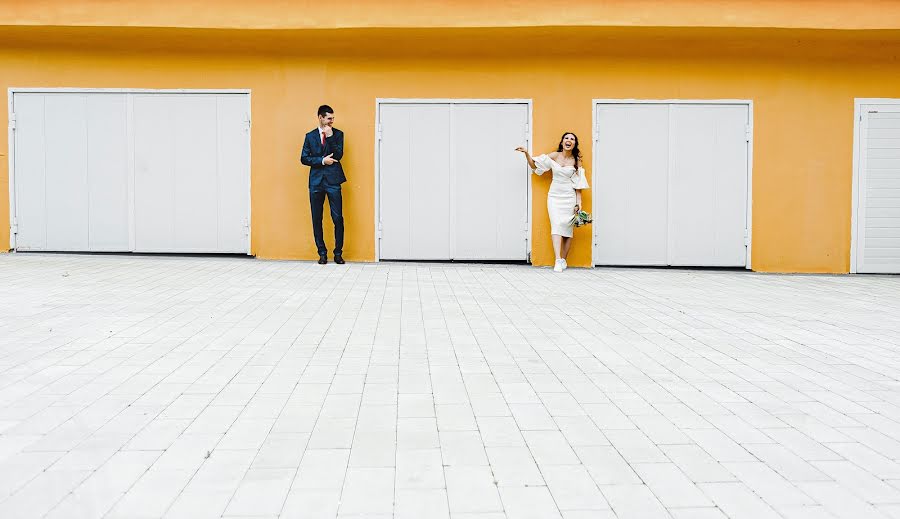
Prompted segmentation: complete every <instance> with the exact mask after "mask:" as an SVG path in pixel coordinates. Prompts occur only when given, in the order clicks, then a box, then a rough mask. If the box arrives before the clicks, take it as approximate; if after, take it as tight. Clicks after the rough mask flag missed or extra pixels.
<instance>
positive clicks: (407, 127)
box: [378, 104, 451, 260]
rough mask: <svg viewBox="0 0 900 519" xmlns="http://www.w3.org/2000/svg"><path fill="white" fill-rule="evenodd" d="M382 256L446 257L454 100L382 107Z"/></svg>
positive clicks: (444, 258) (383, 257) (448, 256)
mask: <svg viewBox="0 0 900 519" xmlns="http://www.w3.org/2000/svg"><path fill="white" fill-rule="evenodd" d="M379 121H380V125H381V141H380V147H381V148H380V153H379V177H380V180H379V191H378V193H379V212H380V222H379V226H380V229H381V231H380V232H381V241H380V257H381V259H388V260H390V259H408V260H447V259H451V253H450V144H449V143H450V105H448V104H383V105H381V107H380V114H379Z"/></svg>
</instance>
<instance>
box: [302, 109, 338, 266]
mask: <svg viewBox="0 0 900 519" xmlns="http://www.w3.org/2000/svg"><path fill="white" fill-rule="evenodd" d="M318 115H319V127H318V128H316V129H315V130H313V131H311V132H309V133H307V134H306V139H304V141H303V152H302V153H301V154H300V162H301V163H303V165H305V166H309V205H310V208H311V209H312V224H313V237H315V239H316V248H317V249H318V250H319V264H320V265H324V264H326V263H328V249H327V248H326V247H325V238H324V237H323V236H322V213H323V212H324V206H325V197H326V196H327V197H328V207H329V208H330V209H331V221H332V222H334V262H335V263H337V264H339V265H343V264H344V258H343V257H342V256H341V255H342V253H343V248H344V213H343V211H342V210H341V184H343V183H344V182H346V181H347V178H346V177H344V168H342V167H341V162H340V161H341V158H342V157H343V156H344V132H342V131H340V130H338V129H337V128H332V125H333V124H334V110H333V109H332V108H331V107H330V106H328V105H322V106H320V107H319V110H318Z"/></svg>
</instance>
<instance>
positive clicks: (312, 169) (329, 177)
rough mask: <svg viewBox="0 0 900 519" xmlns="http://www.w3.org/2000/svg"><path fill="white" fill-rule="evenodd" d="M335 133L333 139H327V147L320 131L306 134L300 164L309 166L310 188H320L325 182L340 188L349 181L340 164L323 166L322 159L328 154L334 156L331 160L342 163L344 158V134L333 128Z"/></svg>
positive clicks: (316, 129) (315, 130)
mask: <svg viewBox="0 0 900 519" xmlns="http://www.w3.org/2000/svg"><path fill="white" fill-rule="evenodd" d="M333 130H334V132H333V133H332V135H331V137H327V138H326V139H325V146H322V141H321V139H320V137H319V129H318V128H315V129H314V130H313V131H311V132H309V133H307V134H306V138H305V139H304V140H303V151H302V152H301V153H300V162H301V163H302V164H303V165H305V166H309V187H310V188H314V187H318V186H320V185H321V184H322V183H323V182H325V183H327V184H330V185H333V186H338V185H340V184H343V183H344V182H346V181H347V177H345V176H344V168H343V167H341V163H340V162H335V163H334V164H332V165H330V166H325V165H324V164H322V159H323V158H325V156H326V155H328V154H333V155H332V156H331V158H333V159H335V160H337V161H340V160H341V159H342V158H344V132H342V131H340V130H338V129H337V128H333Z"/></svg>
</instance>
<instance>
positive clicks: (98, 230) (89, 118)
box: [13, 93, 129, 251]
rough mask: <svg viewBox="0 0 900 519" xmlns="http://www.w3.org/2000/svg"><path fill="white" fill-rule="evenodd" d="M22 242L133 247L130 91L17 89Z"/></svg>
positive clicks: (40, 246) (39, 246)
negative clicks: (128, 150)
mask: <svg viewBox="0 0 900 519" xmlns="http://www.w3.org/2000/svg"><path fill="white" fill-rule="evenodd" d="M13 110H14V113H15V115H16V120H17V125H16V129H15V171H14V172H13V174H14V178H15V198H16V200H15V209H16V211H15V214H14V215H13V218H14V223H15V224H17V234H16V236H15V247H16V249H18V250H32V251H127V250H129V239H128V236H129V220H128V203H127V202H128V199H127V193H128V171H127V160H126V146H125V126H126V110H125V96H124V95H122V94H79V93H59V94H56V93H52V94H45V93H16V94H14V98H13Z"/></svg>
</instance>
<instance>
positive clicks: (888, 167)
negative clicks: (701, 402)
mask: <svg viewBox="0 0 900 519" xmlns="http://www.w3.org/2000/svg"><path fill="white" fill-rule="evenodd" d="M861 112H862V121H860V127H859V132H860V133H859V149H860V161H859V166H858V168H859V169H858V172H857V175H858V179H857V180H858V186H857V189H858V190H857V213H856V214H857V217H856V271H857V272H859V273H881V274H897V273H900V105H864V106H862V110H861Z"/></svg>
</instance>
